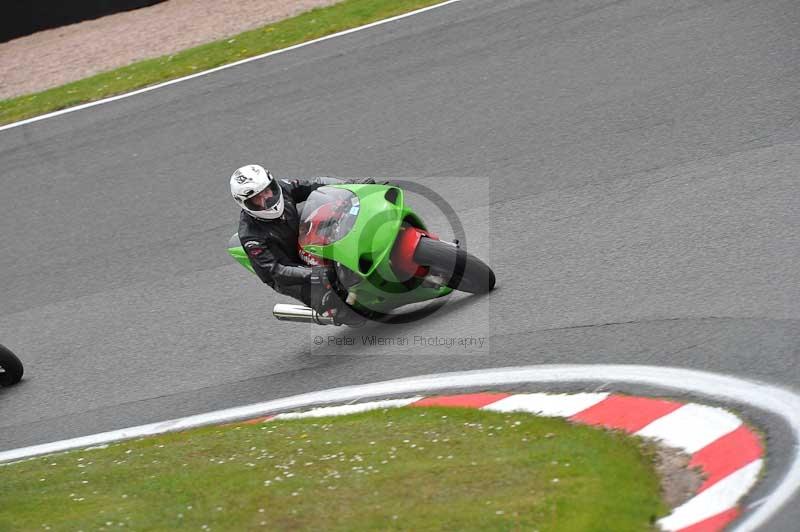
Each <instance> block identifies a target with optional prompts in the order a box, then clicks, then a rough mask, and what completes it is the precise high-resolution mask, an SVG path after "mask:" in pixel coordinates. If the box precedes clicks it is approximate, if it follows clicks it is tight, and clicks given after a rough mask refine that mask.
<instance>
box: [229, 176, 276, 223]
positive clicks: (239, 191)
mask: <svg viewBox="0 0 800 532" xmlns="http://www.w3.org/2000/svg"><path fill="white" fill-rule="evenodd" d="M231 196H233V199H234V200H235V201H236V203H238V204H239V206H240V207H241V208H242V209H244V210H245V211H247V214H249V215H251V216H254V217H256V218H260V219H262V220H274V219H275V218H279V217H280V215H281V214H283V192H282V191H281V186H280V185H279V184H278V181H277V180H276V179H275V178H274V177H272V174H270V173H269V170H264V168H263V167H261V166H259V165H257V164H248V165H247V166H242V167H241V168H239V169H238V170H236V171H235V172H234V173H233V175H232V176H231Z"/></svg>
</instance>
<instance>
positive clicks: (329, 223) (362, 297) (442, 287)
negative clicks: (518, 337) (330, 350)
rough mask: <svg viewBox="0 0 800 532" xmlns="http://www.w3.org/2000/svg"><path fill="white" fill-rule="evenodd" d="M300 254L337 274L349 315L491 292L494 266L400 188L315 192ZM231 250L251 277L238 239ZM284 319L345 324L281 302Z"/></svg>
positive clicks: (371, 315)
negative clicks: (440, 229)
mask: <svg viewBox="0 0 800 532" xmlns="http://www.w3.org/2000/svg"><path fill="white" fill-rule="evenodd" d="M298 248H299V249H298V252H299V254H300V257H301V258H302V260H303V261H304V262H306V263H307V264H308V265H310V266H316V265H328V266H334V267H335V269H336V274H337V279H338V281H337V282H338V284H339V285H340V287H341V288H342V289H343V291H346V297H344V299H345V303H346V305H347V307H349V310H351V311H353V312H355V313H356V314H357V315H359V316H361V317H363V318H364V319H369V320H375V321H381V320H383V319H385V318H386V317H387V316H391V314H389V313H390V312H391V311H392V310H394V309H397V308H398V307H402V306H404V305H409V304H412V303H420V302H424V301H429V300H433V299H437V298H441V297H444V296H446V295H448V294H450V293H451V292H452V291H453V290H460V291H463V292H469V293H473V294H483V293H486V292H489V291H491V290H492V289H493V288H494V285H495V275H494V272H493V271H492V269H491V268H490V267H489V266H487V265H486V264H485V263H484V262H482V261H481V260H480V259H478V258H477V257H475V256H474V255H471V254H470V253H468V252H467V251H466V250H464V249H463V248H461V247H460V245H459V242H458V241H454V242H447V241H444V240H441V239H439V237H438V236H437V235H436V234H435V233H433V232H431V231H429V230H428V229H427V228H426V227H425V224H424V223H423V221H422V220H421V219H420V217H419V216H418V215H417V214H416V213H415V212H414V211H413V210H412V209H411V208H410V207H409V206H408V205H406V203H405V201H404V193H403V190H402V189H401V188H399V187H397V186H394V185H376V184H347V185H327V186H324V187H320V188H318V189H317V190H315V191H314V192H312V193H311V194H310V195H309V197H308V199H307V200H306V202H305V204H304V205H303V207H302V211H301V213H300V226H299V235H298ZM228 253H229V254H230V255H231V256H232V257H233V258H234V259H235V260H236V261H237V262H238V263H239V264H241V265H242V266H244V267H245V268H247V269H248V270H250V271H251V272H253V271H254V270H253V267H252V265H251V264H250V259H249V258H248V256H247V253H246V252H245V250H244V249H243V247H242V246H241V243H240V242H239V236H238V234H234V235H233V237H231V240H230V242H229V244H228ZM273 315H274V316H275V317H276V318H277V319H279V320H283V321H295V322H305V323H317V324H319V325H331V324H332V325H341V322H340V320H338V319H337V316H336V315H335V313H330V312H326V313H323V314H320V313H318V312H317V311H315V310H314V309H312V308H310V307H306V306H304V305H299V304H278V305H275V307H274V309H273Z"/></svg>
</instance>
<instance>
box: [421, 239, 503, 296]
mask: <svg viewBox="0 0 800 532" xmlns="http://www.w3.org/2000/svg"><path fill="white" fill-rule="evenodd" d="M414 261H415V262H416V263H417V264H419V265H421V266H427V267H429V268H430V274H432V275H436V276H441V277H442V278H444V280H445V283H446V285H447V286H448V287H450V288H453V289H454V290H460V291H462V292H468V293H470V294H485V293H487V292H490V291H491V290H492V289H493V288H494V284H495V277H494V272H493V271H492V269H491V268H490V267H489V266H487V265H486V264H485V263H484V262H483V261H482V260H480V259H479V258H478V257H476V256H474V255H471V254H469V253H467V252H466V251H465V250H463V249H461V248H460V247H458V246H457V245H455V244H450V243H448V242H443V241H441V240H434V239H432V238H428V237H425V236H423V237H422V238H420V239H419V244H418V245H417V249H416V250H415V251H414Z"/></svg>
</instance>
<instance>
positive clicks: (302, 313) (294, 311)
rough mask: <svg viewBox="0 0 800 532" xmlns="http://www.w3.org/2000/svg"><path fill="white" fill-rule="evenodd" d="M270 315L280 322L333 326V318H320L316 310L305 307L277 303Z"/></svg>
mask: <svg viewBox="0 0 800 532" xmlns="http://www.w3.org/2000/svg"><path fill="white" fill-rule="evenodd" d="M272 315H273V316H275V317H276V318H278V319H279V320H281V321H295V322H299V323H317V324H319V325H335V324H334V323H333V316H322V315H320V314H319V313H318V312H317V311H316V310H314V309H313V308H311V307H307V306H305V305H289V304H286V303H278V304H277V305H275V307H273V309H272Z"/></svg>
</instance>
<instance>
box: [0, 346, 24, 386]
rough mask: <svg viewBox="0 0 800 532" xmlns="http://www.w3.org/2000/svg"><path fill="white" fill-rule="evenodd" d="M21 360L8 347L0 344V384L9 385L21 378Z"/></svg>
mask: <svg viewBox="0 0 800 532" xmlns="http://www.w3.org/2000/svg"><path fill="white" fill-rule="evenodd" d="M22 373H23V369H22V362H20V360H19V358H17V356H16V355H15V354H14V353H12V352H11V350H10V349H8V348H7V347H4V346H3V345H2V344H0V386H11V385H12V384H16V383H18V382H19V381H20V380H21V379H22Z"/></svg>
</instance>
